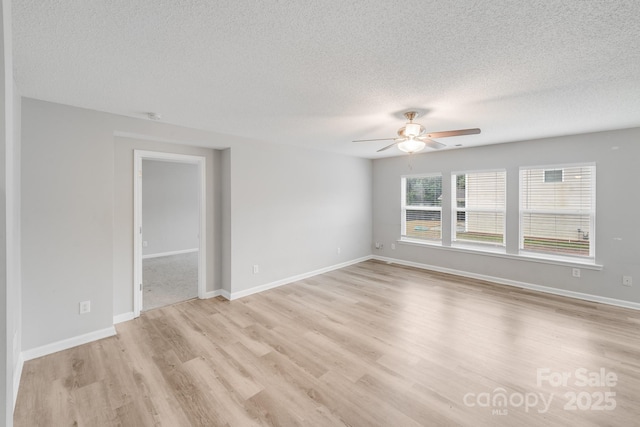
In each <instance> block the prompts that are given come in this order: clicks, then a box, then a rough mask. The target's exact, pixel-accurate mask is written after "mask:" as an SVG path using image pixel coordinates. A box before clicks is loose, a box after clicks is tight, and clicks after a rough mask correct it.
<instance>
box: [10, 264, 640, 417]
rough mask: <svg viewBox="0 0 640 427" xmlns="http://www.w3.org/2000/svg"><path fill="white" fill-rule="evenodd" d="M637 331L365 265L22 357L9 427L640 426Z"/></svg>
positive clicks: (429, 275)
mask: <svg viewBox="0 0 640 427" xmlns="http://www.w3.org/2000/svg"><path fill="white" fill-rule="evenodd" d="M639 328H640V312H638V311H634V310H628V309H622V308H617V307H611V306H606V305H600V304H595V303H589V302H584V301H579V300H573V299H568V298H563V297H558V296H553V295H548V294H542V293H536V292H531V291H526V290H520V289H516V288H511V287H505V286H499V285H494V284H490V283H487V282H482V281H478V280H471V279H465V278H461V277H456V276H450V275H445V274H439V273H433V272H428V271H424V270H417V269H413V268H408V267H401V266H397V265H387V264H384V263H381V262H376V261H367V262H363V263H360V264H357V265H354V266H351V267H347V268H344V269H341V270H336V271H333V272H330V273H326V274H323V275H320V276H316V277H313V278H310V279H306V280H302V281H300V282H297V283H294V284H291V285H287V286H282V287H280V288H277V289H273V290H270V291H267V292H263V293H261V294H256V295H252V296H248V297H245V298H242V299H239V300H236V301H231V302H229V301H226V300H223V299H221V298H220V299H211V300H192V301H187V302H184V303H181V304H177V305H174V306H170V307H165V308H161V309H157V310H152V311H149V312H147V313H144V314H143V315H142V316H141V317H140V318H138V319H136V320H133V321H130V322H126V323H122V324H119V325H117V331H118V335H117V336H115V337H111V338H107V339H103V340H100V341H97V342H93V343H90V344H86V345H83V346H80V347H76V348H73V349H70V350H66V351H62V352H59V353H56V354H52V355H49V356H45V357H42V358H39V359H36V360H32V361H29V362H27V363H25V366H24V370H23V374H22V380H21V385H20V391H19V395H18V402H17V408H16V411H15V424H16V426H29V427H32V426H75V425H78V426H152V425H162V426H171V427H175V426H227V425H228V426H242V427H244V426H252V425H281V426H296V425H305V426H340V425H348V426H430V425H434V426H444V425H466V426H500V425H504V426H530V425H531V426H556V425H557V426H603V425H615V426H632V425H639V424H640V404H639V400H640V338H639ZM540 369H542V370H541V371H539V370H540ZM602 370H604V371H602ZM538 373H540V375H542V377H541V378H540V379H541V381H538V379H539V378H538ZM602 374H604V375H603V376H602V377H600V376H601V375H602ZM613 375H615V377H616V378H615V381H614V379H613V377H612V376H613ZM563 376H564V377H565V378H566V381H564V383H563V382H562V381H560V380H558V379H559V378H562V377H563ZM596 376H597V377H598V378H596ZM583 377H587V378H588V379H589V380H590V381H591V382H590V384H587V385H583V384H582V379H583ZM549 380H550V381H549ZM555 380H558V382H557V383H556V382H554V381H555ZM611 393H614V394H611ZM501 397H504V398H506V401H505V400H504V399H501ZM574 397H575V399H573V398H574ZM572 400H574V401H573V402H572ZM545 402H550V404H549V407H548V408H546V406H545V405H546V403H545ZM534 403H535V405H534ZM613 406H615V408H613V409H611V410H608V408H612V407H613ZM545 408H546V409H545ZM572 408H575V409H572Z"/></svg>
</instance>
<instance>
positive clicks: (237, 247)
mask: <svg viewBox="0 0 640 427" xmlns="http://www.w3.org/2000/svg"><path fill="white" fill-rule="evenodd" d="M22 113H23V156H22V167H23V171H22V178H23V193H22V200H23V202H22V208H23V212H22V216H23V289H24V300H25V303H24V304H23V307H24V316H23V319H24V349H31V348H35V347H40V346H44V345H46V344H49V343H53V342H56V341H59V340H63V339H67V338H71V337H75V336H78V335H80V334H85V333H90V332H92V331H97V330H101V329H103V328H107V327H109V326H110V325H111V324H112V319H113V315H114V314H115V315H119V314H123V313H127V312H131V311H133V301H132V295H131V293H132V287H131V286H130V284H131V283H132V273H131V274H130V273H129V268H130V267H129V266H131V262H132V261H131V260H132V257H131V256H130V255H129V254H128V253H126V251H127V250H128V251H130V250H131V240H132V225H131V228H128V227H129V225H128V223H127V222H126V221H127V218H132V211H133V209H132V208H130V205H128V204H127V203H131V200H132V199H131V196H129V195H127V194H121V193H119V191H120V190H119V189H121V188H124V187H126V188H131V185H130V183H131V182H132V171H133V166H132V163H131V164H130V165H125V166H121V165H120V160H119V159H121V157H120V156H121V154H122V153H121V152H120V150H121V147H122V145H121V142H118V141H120V140H126V139H128V140H130V142H129V143H126V144H128V145H126V149H127V150H129V149H130V150H132V149H133V148H134V147H135V148H140V149H145V150H148V149H156V150H157V149H159V147H164V145H163V144H164V143H167V142H173V143H174V144H171V145H172V146H178V145H179V146H181V147H182V148H184V149H187V146H196V147H209V148H216V149H224V148H229V150H225V151H222V152H219V153H218V156H217V157H216V156H214V158H213V162H212V163H213V164H214V165H216V168H217V169H218V171H216V173H215V174H213V173H212V176H211V180H212V181H213V182H214V185H213V186H212V187H213V192H214V196H213V197H212V200H213V199H214V198H217V199H219V200H220V203H219V204H218V206H216V207H215V208H213V214H212V218H211V221H212V222H213V224H214V225H213V226H212V227H211V229H215V228H216V227H218V229H219V230H220V238H216V239H215V244H216V245H218V244H219V245H220V249H219V250H218V252H217V253H215V252H214V253H213V254H211V255H209V256H210V257H211V259H212V263H213V264H214V265H217V266H215V267H214V270H215V271H214V275H212V276H213V277H214V283H212V284H207V290H211V288H210V286H213V289H221V288H222V287H223V286H225V287H228V289H227V292H228V293H229V294H234V293H237V292H241V291H247V290H251V289H252V288H257V287H259V286H261V285H268V284H270V283H273V282H275V281H279V280H284V279H287V278H289V277H291V276H294V275H297V274H303V273H306V272H309V271H314V270H317V269H321V268H326V267H330V266H332V265H336V264H339V263H342V262H347V261H350V260H353V259H357V258H360V257H364V256H368V255H370V253H371V246H370V241H371V215H370V211H371V161H370V160H364V159H358V158H352V157H346V156H340V155H335V154H327V153H323V152H320V151H314V150H305V149H300V148H293V147H285V146H282V145H278V144H271V143H266V142H256V141H251V140H247V139H242V138H235V137H231V136H228V135H222V134H216V133H211V132H204V131H198V130H194V129H187V128H182V127H178V126H172V125H168V124H163V123H157V122H151V121H148V120H141V119H140V120H139V119H132V118H127V117H122V116H117V115H112V114H107V113H101V112H96V111H90V110H85V109H80V108H75V107H69V106H63V105H60V104H54V103H49V102H44V101H38V100H34V99H28V98H25V99H23V110H22ZM114 134H117V136H114ZM134 141H135V142H134ZM157 141H164V142H157ZM160 151H162V149H160ZM208 151H209V152H217V151H216V150H210V149H209V150H208ZM186 154H189V153H186ZM124 158H125V159H127V160H126V161H127V162H128V161H129V160H128V159H129V157H128V155H125V157H124ZM132 161H133V160H132V159H131V162H132ZM225 163H226V164H225ZM207 179H209V178H207ZM125 199H128V200H129V201H128V202H126V200H125ZM123 201H124V202H123ZM224 204H226V205H224ZM207 220H208V221H209V218H207ZM123 221H124V222H123ZM123 224H124V225H123ZM214 246H215V245H214ZM338 246H341V254H339V255H338V254H337V247H338ZM122 248H125V249H124V250H121V249H122ZM127 248H128V249H127ZM225 251H226V252H227V253H224V252H225ZM229 252H230V253H229ZM253 264H259V265H260V267H261V272H260V273H259V274H255V275H254V274H252V265H253ZM207 276H208V277H209V274H208V273H207ZM225 289H226V288H225ZM83 300H91V301H92V311H91V313H89V314H86V315H83V316H80V315H79V314H78V302H79V301H83ZM27 301H28V304H27Z"/></svg>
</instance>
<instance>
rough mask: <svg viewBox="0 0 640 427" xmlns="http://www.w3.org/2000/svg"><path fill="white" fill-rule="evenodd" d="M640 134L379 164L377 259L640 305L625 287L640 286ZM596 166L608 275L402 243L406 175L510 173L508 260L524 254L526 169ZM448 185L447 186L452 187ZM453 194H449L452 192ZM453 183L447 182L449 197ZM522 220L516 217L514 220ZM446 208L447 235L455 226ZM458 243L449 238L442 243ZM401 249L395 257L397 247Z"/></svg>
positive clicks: (599, 249) (637, 290)
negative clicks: (630, 282) (522, 181)
mask: <svg viewBox="0 0 640 427" xmlns="http://www.w3.org/2000/svg"><path fill="white" fill-rule="evenodd" d="M639 140H640V128H634V129H626V130H617V131H610V132H599V133H591V134H584V135H573V136H565V137H558V138H548V139H540V140H534V141H524V142H515V143H509V144H499V145H491V146H484V147H477V148H468V149H459V150H447V151H442V152H429V153H425V154H420V155H414V156H412V157H406V156H403V157H394V158H388V159H379V160H375V161H374V162H373V200H374V202H373V240H374V241H379V242H381V243H383V244H384V247H383V249H382V250H375V251H374V253H375V254H376V255H380V256H384V257H389V258H395V259H399V260H403V261H408V262H413V263H421V264H426V265H432V266H436V267H440V268H444V269H453V270H459V271H463V272H469V273H473V274H477V275H485V276H491V277H497V278H502V279H506V280H510V281H518V282H524V283H531V284H534V285H540V286H547V287H551V288H556V289H560V290H566V291H573V292H580V293H584V294H589V295H595V296H599V297H605V298H614V299H619V300H624V301H630V302H635V303H640V287H638V286H634V287H624V286H622V275H631V276H634V278H635V277H639V278H640V259H639V255H638V254H639V253H640V243H639V242H640V227H638V225H637V222H638V221H637V216H638V215H637V212H638V211H639V210H640V198H638V197H637V189H636V187H637V181H638V180H637V163H638V159H639V158H640V144H638V141H639ZM587 162H595V163H596V168H597V171H596V175H597V183H596V203H597V211H596V240H595V242H596V243H595V244H596V262H597V263H598V264H602V265H603V266H604V268H603V269H602V270H601V271H598V270H589V269H582V277H581V278H574V277H572V275H571V268H570V267H568V266H560V265H552V264H541V263H536V262H532V261H528V260H519V259H506V258H498V257H494V256H489V255H484V254H476V253H468V252H467V253H464V252H452V251H451V250H447V249H442V248H438V247H433V246H416V245H408V244H406V243H396V240H397V239H399V237H400V215H401V211H400V177H401V176H402V175H406V174H419V173H429V172H441V173H442V174H443V177H445V178H446V177H448V176H450V175H451V172H455V171H465V170H472V171H478V170H483V169H506V170H507V211H508V212H511V214H508V216H507V225H506V231H507V236H506V240H507V252H508V253H510V254H515V253H517V251H518V215H517V212H518V171H519V167H521V166H543V165H556V164H566V163H587ZM446 183H449V184H447V186H445V184H446ZM445 187H446V188H445ZM449 189H450V180H448V179H443V191H449ZM513 213H515V215H514V214H513ZM450 221H451V218H450V209H449V208H448V207H446V206H443V223H444V226H443V230H446V229H447V224H448V223H450ZM450 241H451V238H450V236H447V233H443V242H444V243H445V244H447V243H450ZM392 243H396V250H391V244H392Z"/></svg>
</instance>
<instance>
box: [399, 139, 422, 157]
mask: <svg viewBox="0 0 640 427" xmlns="http://www.w3.org/2000/svg"><path fill="white" fill-rule="evenodd" d="M424 147H425V143H424V142H422V141H420V140H419V139H413V138H409V139H407V140H406V141H402V142H401V143H399V144H398V149H399V150H401V151H404V152H405V153H409V154H413V153H417V152H418V151H421V150H422V149H423V148H424Z"/></svg>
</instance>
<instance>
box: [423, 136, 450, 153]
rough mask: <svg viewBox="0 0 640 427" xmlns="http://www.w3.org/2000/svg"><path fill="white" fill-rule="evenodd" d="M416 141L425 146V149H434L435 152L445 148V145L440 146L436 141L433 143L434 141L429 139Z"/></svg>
mask: <svg viewBox="0 0 640 427" xmlns="http://www.w3.org/2000/svg"><path fill="white" fill-rule="evenodd" d="M416 139H418V140H420V141H422V142H424V145H426V146H427V147H429V148H433V149H436V150H439V149H441V148H444V147H446V145H444V144H441V143H439V142H438V141H434V140H432V139H429V138H416Z"/></svg>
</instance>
